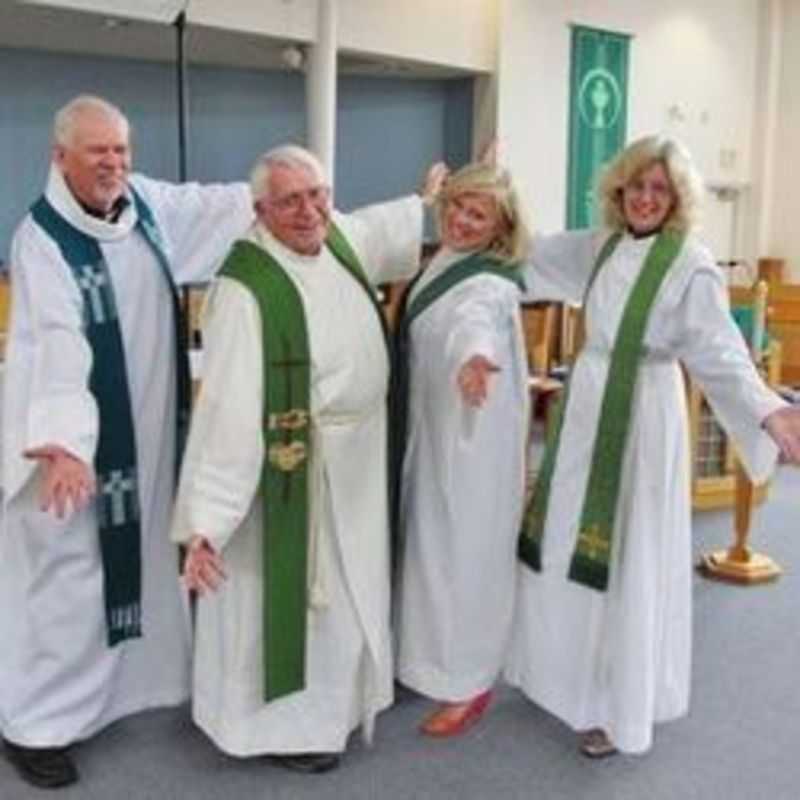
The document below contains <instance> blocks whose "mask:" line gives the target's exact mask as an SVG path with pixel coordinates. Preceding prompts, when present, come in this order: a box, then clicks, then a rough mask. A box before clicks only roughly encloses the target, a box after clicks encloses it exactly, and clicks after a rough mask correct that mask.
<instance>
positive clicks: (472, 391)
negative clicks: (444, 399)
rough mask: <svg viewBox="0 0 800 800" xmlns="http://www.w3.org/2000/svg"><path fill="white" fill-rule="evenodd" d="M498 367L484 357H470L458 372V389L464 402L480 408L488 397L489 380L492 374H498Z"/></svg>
mask: <svg viewBox="0 0 800 800" xmlns="http://www.w3.org/2000/svg"><path fill="white" fill-rule="evenodd" d="M499 371H500V367H498V366H497V364H495V363H493V362H492V361H489V359H488V358H486V356H472V358H470V359H469V360H468V361H466V362H465V363H464V364H463V365H462V367H461V369H460V370H459V371H458V377H457V381H458V388H459V389H460V390H461V396H462V397H463V398H464V402H465V403H466V404H467V405H469V406H473V407H474V408H480V407H481V406H482V405H483V404H484V402H485V401H486V398H487V397H488V396H489V378H490V377H491V375H492V373H494V372H499Z"/></svg>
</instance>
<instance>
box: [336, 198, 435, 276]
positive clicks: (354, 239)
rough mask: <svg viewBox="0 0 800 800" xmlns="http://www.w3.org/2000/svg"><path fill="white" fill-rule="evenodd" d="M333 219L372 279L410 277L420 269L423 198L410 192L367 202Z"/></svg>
mask: <svg viewBox="0 0 800 800" xmlns="http://www.w3.org/2000/svg"><path fill="white" fill-rule="evenodd" d="M334 221H335V222H336V224H337V225H339V226H341V228H342V232H343V233H344V234H345V236H346V237H347V239H348V241H349V242H350V243H351V245H352V246H353V248H354V249H355V251H356V253H357V254H358V257H359V258H360V259H361V264H362V266H363V267H364V271H365V272H366V273H367V277H368V278H369V281H370V283H372V284H373V285H377V284H379V283H390V282H392V281H398V280H404V279H406V278H409V277H411V276H412V275H414V273H415V272H416V271H417V270H418V269H419V258H420V252H421V249H422V222H423V214H422V200H421V198H419V197H418V196H417V195H410V196H409V197H403V198H400V199H399V200H391V201H390V202H388V203H378V204H376V205H371V206H365V207H364V208H360V209H358V210H357V211H354V212H353V213H352V214H348V215H346V216H344V215H339V214H336V215H335V216H334Z"/></svg>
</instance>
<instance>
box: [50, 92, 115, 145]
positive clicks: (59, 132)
mask: <svg viewBox="0 0 800 800" xmlns="http://www.w3.org/2000/svg"><path fill="white" fill-rule="evenodd" d="M88 114H94V115H97V116H104V117H107V118H108V119H110V120H114V121H116V122H118V123H120V124H121V125H124V126H125V127H126V128H127V129H128V130H130V123H129V122H128V118H127V117H126V116H125V115H124V114H123V113H122V111H121V110H120V109H119V108H117V107H116V106H115V105H114V104H113V103H109V102H108V100H104V99H103V98H102V97H97V96H96V95H93V94H81V95H78V96H77V97H74V98H73V99H72V100H70V101H69V102H68V103H67V104H66V105H65V106H64V107H63V108H60V109H59V110H58V111H57V112H56V115H55V117H54V118H53V143H54V144H56V145H60V146H61V147H68V146H70V145H71V144H73V142H74V139H75V130H76V129H77V127H78V122H79V120H80V118H81V117H83V116H84V115H88Z"/></svg>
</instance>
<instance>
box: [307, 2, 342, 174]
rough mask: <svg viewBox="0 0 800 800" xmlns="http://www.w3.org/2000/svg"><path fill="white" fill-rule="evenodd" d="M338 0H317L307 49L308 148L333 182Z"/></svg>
mask: <svg viewBox="0 0 800 800" xmlns="http://www.w3.org/2000/svg"><path fill="white" fill-rule="evenodd" d="M337 11H338V9H337V0H317V39H316V42H315V43H314V44H313V45H311V46H310V48H309V50H308V64H307V69H306V120H307V123H308V137H307V138H308V147H309V149H310V150H311V151H312V152H313V153H314V154H315V155H316V156H317V157H318V158H319V160H320V161H321V162H322V164H323V166H324V167H325V169H326V171H327V173H328V176H329V178H330V182H331V185H333V180H334V174H333V167H334V160H335V155H336V38H337V37H336V29H337Z"/></svg>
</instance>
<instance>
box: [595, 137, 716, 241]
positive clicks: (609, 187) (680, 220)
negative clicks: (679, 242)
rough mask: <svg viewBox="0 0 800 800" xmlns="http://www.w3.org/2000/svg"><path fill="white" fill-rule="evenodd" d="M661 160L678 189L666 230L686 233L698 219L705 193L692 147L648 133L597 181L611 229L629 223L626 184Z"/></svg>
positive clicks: (605, 217)
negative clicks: (693, 157)
mask: <svg viewBox="0 0 800 800" xmlns="http://www.w3.org/2000/svg"><path fill="white" fill-rule="evenodd" d="M654 164H661V165H662V166H663V167H664V170H665V171H666V173H667V177H668V178H669V180H670V183H671V184H672V189H673V191H674V193H675V205H674V206H673V208H672V210H671V211H670V213H669V216H668V217H667V219H666V221H665V223H664V226H663V227H664V229H665V230H672V231H676V232H679V233H686V232H688V231H689V230H691V229H692V228H693V227H694V226H695V225H696V224H697V222H698V217H699V207H700V202H701V200H702V197H703V180H702V178H701V177H700V173H699V172H698V171H697V168H696V167H695V166H694V162H693V161H692V157H691V156H690V155H689V151H688V150H687V149H686V148H685V147H684V146H683V145H682V144H680V143H679V142H677V141H675V140H674V139H670V138H668V137H666V136H660V135H656V136H645V137H643V138H641V139H637V140H636V141H635V142H632V143H631V144H629V145H628V146H627V147H626V148H625V149H624V150H623V151H622V152H621V153H619V154H618V155H617V156H616V158H614V159H613V160H612V161H611V162H610V163H609V164H608V166H607V167H606V169H605V171H604V172H603V174H602V176H601V178H600V182H599V185H598V191H597V195H598V202H599V204H600V212H601V215H602V219H603V222H604V224H605V225H606V226H607V227H608V228H610V229H611V230H624V229H625V228H626V227H627V221H626V219H625V213H624V210H623V207H622V193H623V190H624V189H625V187H626V186H627V185H628V184H629V183H630V182H631V181H632V180H633V179H634V178H635V177H636V176H637V175H639V174H640V173H641V172H642V171H643V170H646V169H648V168H649V167H651V166H653V165H654Z"/></svg>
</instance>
